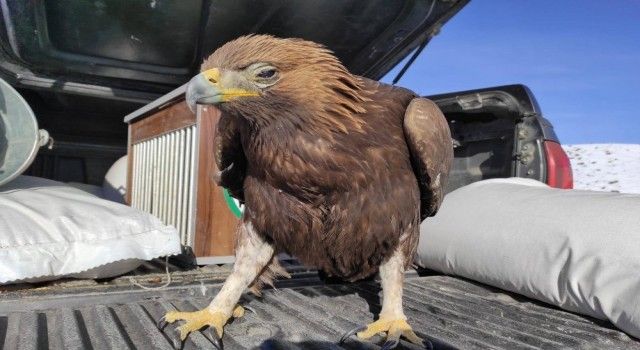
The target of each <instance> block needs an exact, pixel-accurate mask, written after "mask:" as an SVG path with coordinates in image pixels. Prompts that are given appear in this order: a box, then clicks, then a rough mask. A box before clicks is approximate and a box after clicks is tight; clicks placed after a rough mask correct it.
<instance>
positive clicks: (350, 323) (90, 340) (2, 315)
mask: <svg viewBox="0 0 640 350" xmlns="http://www.w3.org/2000/svg"><path fill="white" fill-rule="evenodd" d="M288 269H289V270H290V271H291V272H293V275H294V278H293V279H292V280H286V281H284V280H283V281H279V282H278V283H277V289H272V290H267V291H265V292H264V296H263V297H262V298H255V297H247V298H245V299H243V301H242V303H243V304H244V305H245V306H248V307H250V308H251V309H253V310H254V311H255V313H252V312H247V314H246V315H245V317H243V318H241V319H238V320H235V321H234V322H233V323H231V324H230V325H228V326H227V327H226V328H225V336H224V343H225V349H252V348H261V349H340V348H341V347H338V346H337V345H335V342H336V340H337V339H339V338H340V336H341V334H342V333H344V332H346V331H347V330H349V329H351V328H353V327H354V326H356V325H358V324H362V323H368V322H370V321H371V320H372V319H373V315H374V314H377V312H378V311H379V300H378V292H379V285H378V283H377V282H374V281H368V282H361V283H355V284H325V283H323V282H322V281H320V279H319V278H318V275H317V273H315V271H313V270H310V269H306V268H302V267H300V266H295V265H292V266H289V267H288ZM228 272H229V267H225V266H222V267H215V268H206V269H199V270H194V271H181V272H175V273H172V275H173V281H174V282H173V283H172V284H171V285H170V286H169V287H167V288H164V289H162V290H143V289H139V288H138V287H134V286H132V285H131V282H130V281H129V279H128V277H125V278H120V279H116V280H113V281H110V282H108V283H87V282H86V281H79V282H76V283H75V284H74V283H66V284H59V285H57V286H44V287H40V288H30V289H17V290H6V289H5V290H4V291H1V292H0V347H1V348H4V349H46V348H52V349H74V348H76V349H89V348H95V349H127V348H136V349H149V348H158V349H172V348H180V342H179V340H178V336H177V333H176V331H175V329H174V327H173V326H171V325H169V326H167V327H166V328H165V329H164V331H160V330H158V328H157V327H156V320H158V319H159V318H160V317H162V315H164V313H165V312H166V311H167V310H173V309H179V310H185V311H192V310H196V309H200V308H203V307H205V306H206V305H207V304H208V303H209V301H210V299H211V297H212V296H213V295H215V294H216V293H217V291H218V289H219V287H220V282H221V281H222V280H223V279H224V277H225V276H226V275H227V273H228ZM159 276H162V274H156V275H150V276H149V275H147V276H145V277H144V278H140V277H136V278H139V279H140V281H141V282H146V283H149V281H152V280H154V279H156V281H157V279H158V277H159ZM404 300H405V312H406V314H407V316H408V318H409V321H410V323H411V324H412V326H413V327H414V330H416V332H417V333H418V334H419V335H421V336H423V337H425V338H428V339H430V340H431V341H432V344H433V345H434V348H437V349H447V348H462V349H471V348H498V349H531V348H544V349H559V348H570V349H578V348H580V349H586V348H593V349H604V348H606V349H640V343H638V342H637V341H635V340H633V339H632V338H630V337H628V336H627V335H625V334H624V333H622V332H620V331H618V330H615V329H614V328H613V327H612V326H611V325H610V324H609V323H606V322H603V321H598V320H593V319H591V318H587V317H582V316H578V315H575V314H572V313H568V312H564V311H561V310H557V309H555V308H551V307H549V306H546V305H542V304H539V303H536V302H533V301H531V300H529V299H526V298H524V297H519V296H516V295H514V294H510V293H505V292H502V291H499V290H497V289H494V288H490V287H487V286H484V285H481V284H477V283H474V282H470V281H467V280H463V279H459V278H455V277H450V276H442V275H430V276H422V277H421V276H418V275H417V274H416V273H410V274H409V275H408V278H407V280H406V285H405V299H404ZM211 332H212V331H211V330H208V329H207V330H204V331H202V332H196V333H194V334H192V335H191V336H190V337H189V338H188V340H187V341H186V342H185V343H184V344H183V348H184V349H194V348H212V345H211V341H210V339H211V337H212V333H211ZM342 348H346V349H377V348H379V347H378V346H376V345H373V344H369V343H360V342H357V341H356V340H354V339H351V340H349V341H348V342H346V343H345V344H344V345H343V346H342ZM401 348H406V349H415V348H416V347H414V346H412V345H410V344H407V343H404V342H403V343H401Z"/></svg>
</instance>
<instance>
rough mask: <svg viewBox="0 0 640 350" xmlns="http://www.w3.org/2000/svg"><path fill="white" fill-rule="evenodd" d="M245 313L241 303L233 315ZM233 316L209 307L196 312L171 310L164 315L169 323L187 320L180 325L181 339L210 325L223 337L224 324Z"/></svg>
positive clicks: (235, 316)
mask: <svg viewBox="0 0 640 350" xmlns="http://www.w3.org/2000/svg"><path fill="white" fill-rule="evenodd" d="M243 315H244V308H243V307H242V306H240V305H238V306H236V307H235V309H233V313H232V315H231V316H233V317H234V318H239V317H242V316H243ZM231 316H228V315H225V314H224V313H222V312H219V311H211V310H210V309H209V308H205V309H202V310H199V311H194V312H181V311H169V312H167V314H166V315H165V316H164V318H163V319H164V321H165V322H167V323H174V322H176V321H186V322H185V323H184V324H183V325H182V326H180V327H178V331H180V340H185V339H187V336H188V335H189V333H191V332H193V331H197V330H199V329H201V328H203V327H206V326H209V327H212V328H213V329H215V331H216V333H217V335H218V337H219V338H222V333H223V331H224V325H225V324H226V323H227V321H228V320H229V318H231Z"/></svg>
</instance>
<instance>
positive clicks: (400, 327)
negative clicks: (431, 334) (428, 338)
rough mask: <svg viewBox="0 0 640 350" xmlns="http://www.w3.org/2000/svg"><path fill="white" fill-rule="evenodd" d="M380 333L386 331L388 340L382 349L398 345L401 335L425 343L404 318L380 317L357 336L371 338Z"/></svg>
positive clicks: (386, 349)
mask: <svg viewBox="0 0 640 350" xmlns="http://www.w3.org/2000/svg"><path fill="white" fill-rule="evenodd" d="M378 333H386V334H387V341H386V342H385V343H384V345H383V346H382V349H384V350H389V349H393V348H395V347H396V346H398V343H399V342H400V337H401V336H402V337H404V338H406V339H407V340H408V341H410V342H411V343H413V344H416V345H423V340H422V339H421V338H420V337H418V336H417V335H416V334H415V333H414V332H413V329H411V326H409V324H408V323H407V321H406V320H404V319H397V320H390V319H386V318H380V319H379V320H377V321H375V322H373V323H371V324H369V325H367V328H366V329H365V330H364V331H362V332H358V334H357V336H358V338H360V339H369V338H371V337H373V336H374V335H376V334H378Z"/></svg>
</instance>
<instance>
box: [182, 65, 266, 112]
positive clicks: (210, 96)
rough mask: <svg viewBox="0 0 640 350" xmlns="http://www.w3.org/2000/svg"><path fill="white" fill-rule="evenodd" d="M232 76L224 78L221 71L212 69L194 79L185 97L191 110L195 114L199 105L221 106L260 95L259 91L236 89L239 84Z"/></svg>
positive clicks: (189, 84)
mask: <svg viewBox="0 0 640 350" xmlns="http://www.w3.org/2000/svg"><path fill="white" fill-rule="evenodd" d="M232 73H233V72H232ZM231 75H232V76H230V77H229V76H228V77H223V76H222V74H221V72H220V70H219V69H217V68H212V69H209V70H206V71H204V72H202V73H200V74H198V75H196V76H195V77H193V78H192V79H191V80H190V81H189V83H187V92H186V95H185V99H186V102H187V106H189V109H190V110H191V111H192V112H194V113H195V112H196V105H198V104H219V103H223V102H228V101H230V100H232V99H235V98H238V97H244V96H258V95H259V94H258V92H257V91H251V90H247V89H243V88H238V87H236V85H238V84H236V83H235V82H234V80H235V79H233V78H236V77H235V76H233V74H231ZM225 78H226V79H225ZM223 85H228V86H223Z"/></svg>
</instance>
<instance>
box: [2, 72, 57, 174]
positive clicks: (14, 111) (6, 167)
mask: <svg viewBox="0 0 640 350" xmlns="http://www.w3.org/2000/svg"><path fill="white" fill-rule="evenodd" d="M41 137H46V136H45V133H40V132H39V131H38V122H37V121H36V117H35V115H34V114H33V111H32V110H31V108H30V107H29V104H28V103H27V101H25V100H24V98H22V96H20V94H19V93H18V92H17V91H16V90H15V89H14V88H13V87H11V85H9V84H7V82H5V81H4V80H2V79H0V186H2V185H3V184H5V183H7V182H9V181H11V180H13V179H15V178H16V177H17V176H18V175H20V174H22V173H23V172H24V171H25V170H27V168H28V167H29V165H31V162H33V159H34V158H35V157H36V154H37V153H38V148H39V147H40V143H41V142H42V140H41ZM44 142H45V143H46V141H44Z"/></svg>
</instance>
